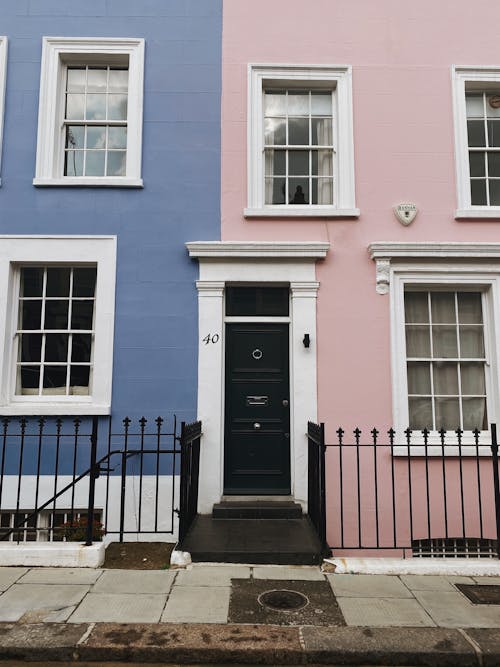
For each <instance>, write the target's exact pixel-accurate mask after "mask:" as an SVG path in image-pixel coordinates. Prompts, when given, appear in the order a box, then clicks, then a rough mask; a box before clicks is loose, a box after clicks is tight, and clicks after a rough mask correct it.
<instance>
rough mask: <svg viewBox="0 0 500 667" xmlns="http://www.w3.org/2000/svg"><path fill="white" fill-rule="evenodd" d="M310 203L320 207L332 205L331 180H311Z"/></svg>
mask: <svg viewBox="0 0 500 667" xmlns="http://www.w3.org/2000/svg"><path fill="white" fill-rule="evenodd" d="M312 203H313V204H322V205H326V204H333V179H332V178H313V180H312Z"/></svg>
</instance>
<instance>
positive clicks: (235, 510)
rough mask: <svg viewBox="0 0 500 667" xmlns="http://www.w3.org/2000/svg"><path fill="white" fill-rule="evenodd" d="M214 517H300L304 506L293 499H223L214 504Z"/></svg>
mask: <svg viewBox="0 0 500 667" xmlns="http://www.w3.org/2000/svg"><path fill="white" fill-rule="evenodd" d="M212 517H213V518H214V519H300V518H301V517H302V507H301V505H300V504H299V503H294V502H293V501H290V500H288V501H268V500H247V501H238V500H235V501H223V502H221V503H216V504H215V505H214V506H213V510H212Z"/></svg>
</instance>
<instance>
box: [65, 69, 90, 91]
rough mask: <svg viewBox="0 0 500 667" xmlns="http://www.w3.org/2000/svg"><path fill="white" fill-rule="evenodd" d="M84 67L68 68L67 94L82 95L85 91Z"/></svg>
mask: <svg viewBox="0 0 500 667" xmlns="http://www.w3.org/2000/svg"><path fill="white" fill-rule="evenodd" d="M85 78H86V68H85V67H68V79H67V90H68V92H69V93H83V92H84V91H85Z"/></svg>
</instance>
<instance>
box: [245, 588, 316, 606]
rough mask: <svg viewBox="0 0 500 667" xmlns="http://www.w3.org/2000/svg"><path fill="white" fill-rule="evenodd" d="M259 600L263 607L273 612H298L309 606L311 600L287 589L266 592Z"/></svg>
mask: <svg viewBox="0 0 500 667" xmlns="http://www.w3.org/2000/svg"><path fill="white" fill-rule="evenodd" d="M257 599H258V601H259V602H260V604H261V605H262V606H263V607H267V608H268V609H272V610H273V611H297V610H299V609H303V608H304V607H306V606H307V605H308V604H309V600H308V599H307V598H306V596H305V595H302V593H298V592H297V591H289V590H286V589H283V590H277V591H266V592H265V593H262V594H261V595H259V597H258V598H257Z"/></svg>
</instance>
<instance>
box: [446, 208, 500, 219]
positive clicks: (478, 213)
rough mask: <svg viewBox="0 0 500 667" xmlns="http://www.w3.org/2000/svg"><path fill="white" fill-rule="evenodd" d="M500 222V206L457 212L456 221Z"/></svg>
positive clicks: (463, 209) (461, 209)
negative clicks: (492, 220)
mask: <svg viewBox="0 0 500 667" xmlns="http://www.w3.org/2000/svg"><path fill="white" fill-rule="evenodd" d="M470 219H472V220H481V219H483V220H491V219H496V220H500V206H473V207H471V208H459V209H457V210H456V211H455V220H470Z"/></svg>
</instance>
